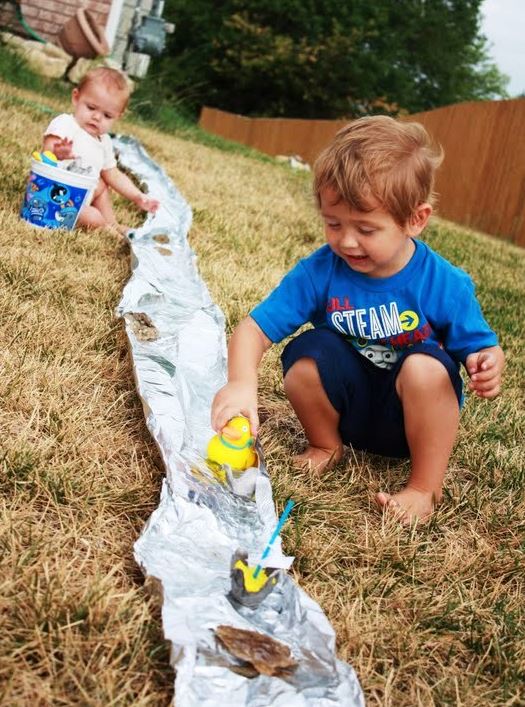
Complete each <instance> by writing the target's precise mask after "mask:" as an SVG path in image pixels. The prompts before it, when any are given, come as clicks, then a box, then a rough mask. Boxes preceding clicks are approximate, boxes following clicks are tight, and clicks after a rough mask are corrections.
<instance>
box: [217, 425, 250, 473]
mask: <svg viewBox="0 0 525 707" xmlns="http://www.w3.org/2000/svg"><path fill="white" fill-rule="evenodd" d="M254 443H255V440H254V438H253V437H252V431H251V429H250V423H249V421H248V419H247V418H246V417H243V416H241V415H239V416H238V417H232V419H231V420H230V421H229V422H228V424H227V425H226V427H223V429H222V432H221V434H220V435H214V436H213V437H212V438H211V439H210V442H209V444H208V451H207V454H208V459H209V460H210V461H212V462H215V463H217V464H228V465H229V466H231V468H232V469H235V470H237V471H244V469H248V467H250V466H256V465H257V454H256V453H255V452H254V450H253V445H254Z"/></svg>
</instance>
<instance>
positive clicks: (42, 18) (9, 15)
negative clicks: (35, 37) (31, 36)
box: [0, 0, 112, 44]
mask: <svg viewBox="0 0 525 707" xmlns="http://www.w3.org/2000/svg"><path fill="white" fill-rule="evenodd" d="M111 2H112V0H22V2H21V7H22V13H23V15H24V18H25V21H26V22H27V24H28V25H29V27H31V29H33V30H34V31H35V32H36V33H37V34H39V35H40V36H41V37H42V39H47V40H48V41H50V42H53V43H55V44H56V43H57V34H58V33H59V31H60V29H61V28H62V26H63V25H64V24H65V23H66V22H67V21H68V19H69V18H70V17H72V16H73V15H74V14H75V13H76V11H77V10H78V9H80V8H81V7H83V8H84V9H86V10H90V11H91V12H93V14H94V15H95V17H96V18H97V21H98V23H99V24H100V25H101V26H102V27H105V26H106V21H107V18H108V15H109V10H110V7H111ZM0 24H2V25H7V26H8V27H10V28H12V29H13V30H14V31H16V32H17V33H20V34H23V33H24V30H23V28H22V26H21V25H20V23H17V22H16V19H15V17H14V13H13V10H12V8H10V7H8V8H2V9H1V10H0Z"/></svg>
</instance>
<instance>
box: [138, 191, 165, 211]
mask: <svg viewBox="0 0 525 707" xmlns="http://www.w3.org/2000/svg"><path fill="white" fill-rule="evenodd" d="M135 203H136V204H137V206H138V207H139V208H141V209H142V210H143V211H149V212H150V213H152V214H154V213H156V212H157V211H158V208H159V206H160V201H157V199H150V198H149V196H146V195H145V194H141V195H140V196H139V197H137V200H136V202H135Z"/></svg>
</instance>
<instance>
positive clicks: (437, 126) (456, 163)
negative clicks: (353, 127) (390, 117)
mask: <svg viewBox="0 0 525 707" xmlns="http://www.w3.org/2000/svg"><path fill="white" fill-rule="evenodd" d="M406 120H417V121H419V122H420V123H422V124H423V125H424V126H425V127H426V128H427V130H428V131H429V133H430V134H431V135H432V136H433V138H434V139H435V140H436V141H437V142H438V143H440V144H441V145H442V146H443V148H444V150H445V160H444V162H443V165H442V166H441V168H440V169H439V171H438V177H437V184H436V190H437V192H438V194H439V213H440V215H442V216H444V217H445V218H448V219H451V220H452V221H456V222H458V223H462V224H464V225H466V226H471V227H472V228H476V229H479V230H481V231H485V232H486V233H491V234H492V235H495V236H499V237H503V238H507V239H509V240H511V241H512V242H513V243H515V244H517V245H520V246H522V247H525V98H516V99H513V100H508V101H474V102H471V103H458V104H456V105H452V106H447V107H445V108H438V109H436V110H433V111H428V112H426V113H417V114H415V115H411V116H409V117H408V118H406ZM347 122H348V121H345V120H295V119H292V118H246V117H244V116H241V115H234V114H233V113H226V112H224V111H220V110H216V109H213V108H206V107H205V108H203V109H202V112H201V116H200V126H201V127H202V128H203V129H204V130H207V131H208V132H211V133H214V134H215V135H220V136H222V137H225V138H227V139H229V140H234V141H236V142H240V143H243V144H244V145H248V146H250V147H254V148H256V149H257V150H260V151H261V152H265V153H267V154H269V155H279V154H281V155H300V156H301V157H302V158H303V159H304V160H305V161H306V162H308V163H310V164H312V163H313V161H314V160H315V158H316V157H317V155H318V154H319V152H320V151H321V150H322V148H323V147H324V146H325V145H326V144H327V143H328V142H329V141H330V140H331V138H332V137H333V136H334V135H335V133H336V132H337V130H339V128H341V127H342V126H343V125H345V124H346V123H347Z"/></svg>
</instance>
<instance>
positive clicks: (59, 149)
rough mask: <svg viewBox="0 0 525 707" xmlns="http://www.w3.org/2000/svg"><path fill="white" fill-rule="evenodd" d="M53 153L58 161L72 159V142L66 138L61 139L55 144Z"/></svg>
mask: <svg viewBox="0 0 525 707" xmlns="http://www.w3.org/2000/svg"><path fill="white" fill-rule="evenodd" d="M53 152H54V154H55V156H56V158H57V160H59V161H60V160H71V159H74V157H75V155H74V154H73V140H68V138H67V137H63V138H62V139H61V140H58V141H57V142H55V144H54V146H53Z"/></svg>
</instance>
